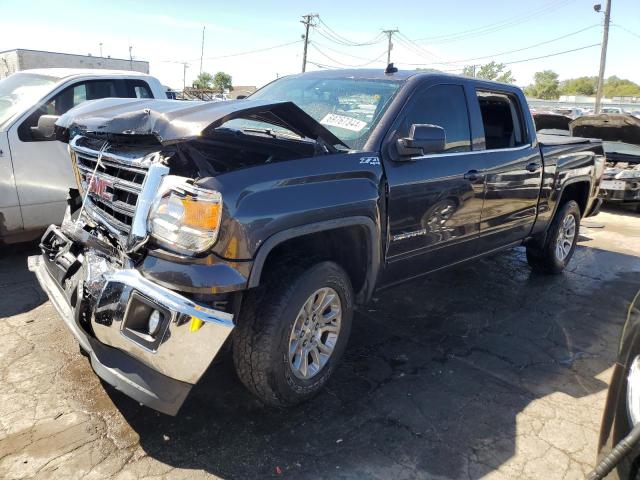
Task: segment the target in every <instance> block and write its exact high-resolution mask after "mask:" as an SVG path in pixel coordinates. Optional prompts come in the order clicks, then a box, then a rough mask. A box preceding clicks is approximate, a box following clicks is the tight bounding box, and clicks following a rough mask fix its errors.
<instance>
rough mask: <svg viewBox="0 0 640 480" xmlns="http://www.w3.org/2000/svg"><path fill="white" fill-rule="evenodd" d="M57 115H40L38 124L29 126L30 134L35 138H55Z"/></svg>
mask: <svg viewBox="0 0 640 480" xmlns="http://www.w3.org/2000/svg"><path fill="white" fill-rule="evenodd" d="M59 118H60V117H59V116H58V115H40V118H38V126H37V127H31V134H32V135H33V138H35V139H36V140H55V139H56V122H57V121H58V119H59Z"/></svg>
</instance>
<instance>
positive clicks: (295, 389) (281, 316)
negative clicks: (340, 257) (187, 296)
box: [233, 262, 353, 407]
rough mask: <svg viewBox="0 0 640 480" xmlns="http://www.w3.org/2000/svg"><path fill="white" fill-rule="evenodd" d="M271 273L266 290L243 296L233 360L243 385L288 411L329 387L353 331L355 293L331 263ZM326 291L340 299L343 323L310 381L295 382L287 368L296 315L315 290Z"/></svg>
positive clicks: (270, 403)
mask: <svg viewBox="0 0 640 480" xmlns="http://www.w3.org/2000/svg"><path fill="white" fill-rule="evenodd" d="M299 265H300V266H296V265H291V264H288V265H286V266H285V267H283V268H279V269H275V270H274V271H273V272H272V274H271V275H269V277H268V278H267V279H266V282H265V286H264V287H260V288H258V289H256V290H251V291H249V292H248V293H247V295H246V297H245V299H244V300H243V306H242V309H241V313H240V316H239V320H238V325H237V326H236V328H235V330H234V332H233V360H234V365H235V368H236V372H237V374H238V377H239V378H240V380H241V381H242V383H243V384H244V385H245V386H246V387H247V388H248V389H249V390H250V391H251V392H252V393H253V394H254V395H256V396H257V397H258V398H260V399H261V400H262V401H263V402H265V403H266V404H268V405H272V406H278V407H283V406H291V405H295V404H297V403H300V402H303V401H305V400H307V399H309V398H311V397H312V396H314V395H315V394H317V393H318V392H319V391H320V390H321V389H322V387H323V386H324V385H325V384H326V383H327V380H328V379H329V377H330V376H331V374H332V372H333V371H334V369H335V367H336V364H337V363H338V362H339V360H340V358H341V357H342V353H343V352H344V349H345V347H346V344H347V340H348V338H349V333H350V331H351V321H352V317H353V290H352V287H351V282H350V280H349V276H348V275H347V274H346V272H345V271H344V270H343V269H342V268H341V267H340V266H339V265H337V264H336V263H334V262H321V263H317V264H315V265H313V266H311V267H308V268H305V267H304V266H303V264H301V263H299ZM323 287H330V288H332V289H334V290H335V291H336V292H337V293H338V296H339V297H340V302H341V308H342V320H341V324H340V332H339V334H338V338H337V340H336V342H335V347H334V350H333V353H332V354H331V356H330V357H329V359H328V361H327V363H326V364H325V365H324V367H322V368H321V369H320V370H319V371H318V373H317V374H316V375H315V376H313V377H311V378H309V379H308V380H305V379H301V378H297V377H296V376H295V375H294V372H293V369H292V367H291V365H290V363H289V355H288V350H289V336H290V334H291V331H292V328H293V325H294V322H295V320H296V318H297V317H298V313H299V312H300V309H301V308H302V306H303V305H304V304H305V302H306V301H307V299H308V298H309V297H310V296H311V295H313V293H314V292H316V291H317V290H318V289H320V288H323Z"/></svg>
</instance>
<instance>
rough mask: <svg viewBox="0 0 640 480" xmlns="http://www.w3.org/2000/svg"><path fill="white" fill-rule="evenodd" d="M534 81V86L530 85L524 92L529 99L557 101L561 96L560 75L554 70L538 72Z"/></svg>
mask: <svg viewBox="0 0 640 480" xmlns="http://www.w3.org/2000/svg"><path fill="white" fill-rule="evenodd" d="M533 79H534V83H533V85H529V86H528V87H527V88H525V90H524V93H525V94H526V95H527V96H528V97H534V98H542V99H545V100H555V99H557V98H558V97H559V96H560V88H559V87H560V82H559V81H558V74H557V73H556V72H554V71H553V70H543V71H542V72H536V73H535V74H534V76H533Z"/></svg>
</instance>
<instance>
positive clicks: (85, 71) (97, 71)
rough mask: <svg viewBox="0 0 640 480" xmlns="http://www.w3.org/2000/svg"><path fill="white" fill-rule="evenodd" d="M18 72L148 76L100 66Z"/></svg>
mask: <svg viewBox="0 0 640 480" xmlns="http://www.w3.org/2000/svg"><path fill="white" fill-rule="evenodd" d="M20 73H33V74H35V75H44V76H47V77H54V78H60V79H62V78H68V77H75V76H79V75H82V76H96V77H104V76H106V75H110V76H123V77H131V76H135V77H150V76H151V75H149V74H148V73H142V72H137V71H135V70H105V69H102V68H33V69H28V70H21V71H20Z"/></svg>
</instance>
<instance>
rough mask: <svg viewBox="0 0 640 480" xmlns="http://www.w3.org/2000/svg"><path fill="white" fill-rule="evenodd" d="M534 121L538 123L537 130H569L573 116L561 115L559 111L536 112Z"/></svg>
mask: <svg viewBox="0 0 640 480" xmlns="http://www.w3.org/2000/svg"><path fill="white" fill-rule="evenodd" d="M533 121H534V122H535V124H536V131H539V130H567V131H569V123H571V117H567V116H565V115H559V114H557V113H534V114H533Z"/></svg>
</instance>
